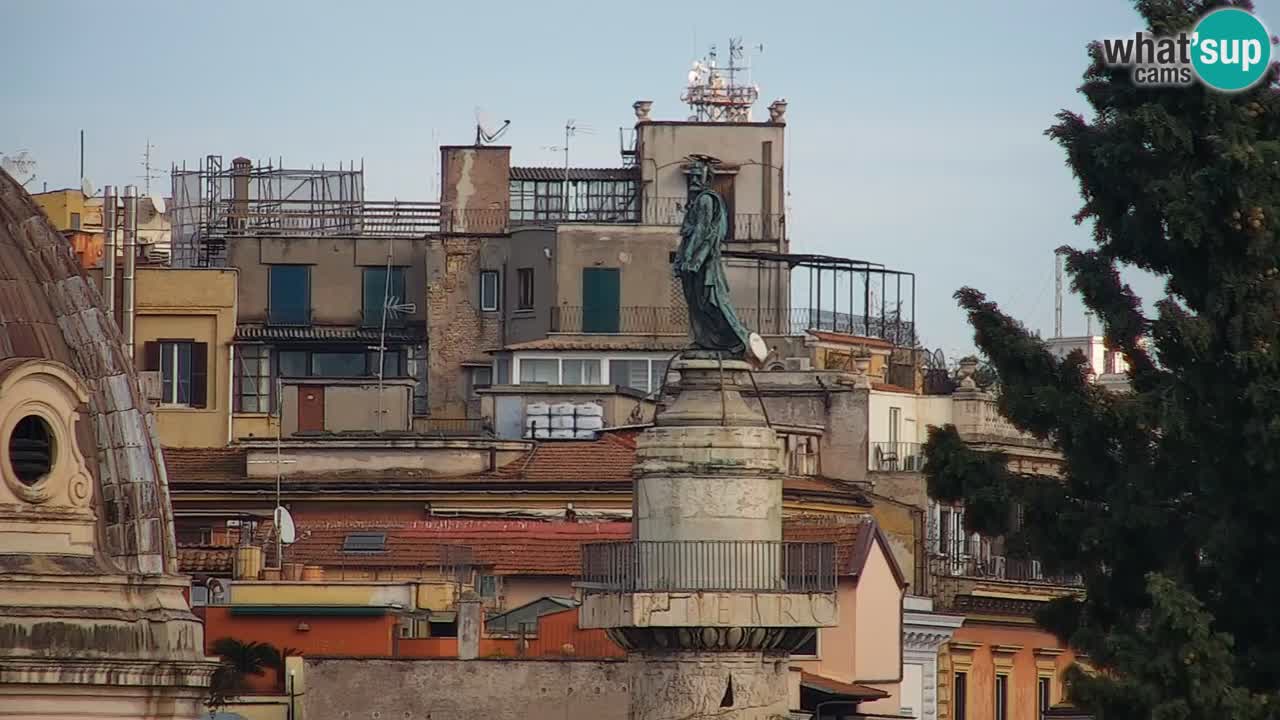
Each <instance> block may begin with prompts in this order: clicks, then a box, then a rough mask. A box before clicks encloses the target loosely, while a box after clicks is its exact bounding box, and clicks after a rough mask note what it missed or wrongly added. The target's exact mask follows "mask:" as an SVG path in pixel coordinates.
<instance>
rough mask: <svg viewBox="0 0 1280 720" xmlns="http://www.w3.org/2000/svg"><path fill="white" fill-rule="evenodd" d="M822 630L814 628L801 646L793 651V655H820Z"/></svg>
mask: <svg viewBox="0 0 1280 720" xmlns="http://www.w3.org/2000/svg"><path fill="white" fill-rule="evenodd" d="M820 632H821V631H820V630H814V631H813V634H812V635H810V636H809V639H808V640H805V641H804V642H803V643H801V644H800V646H799V647H797V648H796V649H795V650H792V651H791V657H793V658H795V657H814V658H816V657H818V634H819V633H820Z"/></svg>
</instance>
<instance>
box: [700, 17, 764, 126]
mask: <svg viewBox="0 0 1280 720" xmlns="http://www.w3.org/2000/svg"><path fill="white" fill-rule="evenodd" d="M752 50H755V51H756V52H757V53H762V52H764V45H763V44H761V45H756V46H754V47H753V48H752ZM740 75H745V81H742V82H739V81H740V80H741V78H740V77H739V76H740ZM759 97H760V88H759V87H758V86H757V85H756V84H755V83H753V82H751V66H750V64H749V63H748V62H747V52H746V48H745V46H744V45H743V43H742V38H740V37H735V38H729V64H728V65H727V66H725V67H723V68H722V67H720V65H719V55H718V52H717V48H716V46H715V45H712V46H711V48H710V50H708V52H707V54H706V55H705V56H704V57H703V58H702V59H701V60H698V61H696V62H694V63H693V67H692V69H690V70H689V77H688V83H687V84H686V86H685V91H684V93H683V94H682V95H681V96H680V99H681V100H683V101H685V102H686V103H688V105H689V109H690V110H691V111H693V115H692V116H690V118H689V119H690V120H692V121H695V122H750V121H751V106H752V105H753V104H754V103H755V101H756V100H757V99H759Z"/></svg>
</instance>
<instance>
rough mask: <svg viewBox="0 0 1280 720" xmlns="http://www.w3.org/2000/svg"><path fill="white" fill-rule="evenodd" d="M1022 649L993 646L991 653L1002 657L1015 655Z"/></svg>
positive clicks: (1015, 646) (1009, 646) (1013, 646)
mask: <svg viewBox="0 0 1280 720" xmlns="http://www.w3.org/2000/svg"><path fill="white" fill-rule="evenodd" d="M1021 649H1022V646H1021V645H992V646H991V652H993V653H997V654H1000V655H1013V654H1014V653H1016V652H1018V651H1019V650H1021Z"/></svg>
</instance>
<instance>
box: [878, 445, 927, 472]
mask: <svg viewBox="0 0 1280 720" xmlns="http://www.w3.org/2000/svg"><path fill="white" fill-rule="evenodd" d="M868 459H869V460H870V465H869V467H868V469H869V470H879V471H881V472H920V471H921V470H923V469H924V446H923V445H921V444H920V443H913V442H873V443H871V454H870V456H869V458H868Z"/></svg>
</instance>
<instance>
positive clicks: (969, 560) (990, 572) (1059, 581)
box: [929, 544, 1084, 587]
mask: <svg viewBox="0 0 1280 720" xmlns="http://www.w3.org/2000/svg"><path fill="white" fill-rule="evenodd" d="M932 547H933V548H936V547H937V545H936V544H933V545H932ZM929 570H930V572H932V573H933V574H934V575H937V576H940V577H952V578H972V579H975V580H1005V581H1009V582H1025V583H1043V584H1046V585H1058V586H1062V587H1080V586H1082V585H1083V584H1084V578H1082V577H1081V576H1080V575H1078V574H1071V573H1048V572H1045V571H1044V569H1043V566H1042V564H1041V562H1040V561H1039V560H1036V559H1034V558H1010V557H1006V556H1004V555H991V554H985V553H976V552H975V553H968V552H964V548H963V547H960V548H947V549H945V550H944V551H942V552H937V551H931V552H930V556H929Z"/></svg>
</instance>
